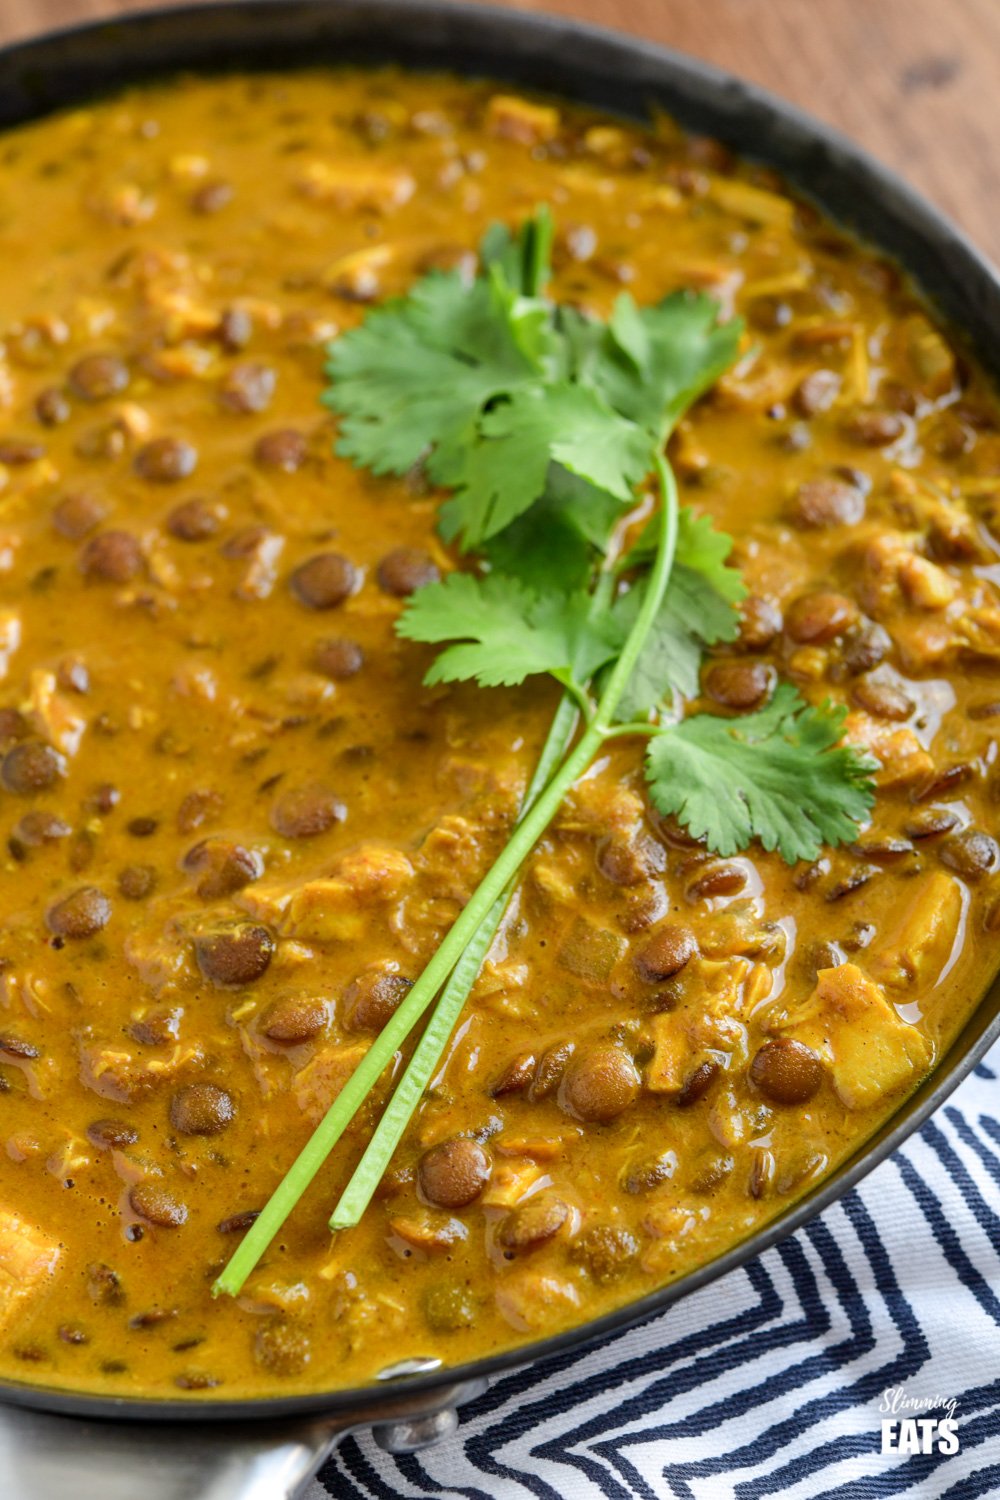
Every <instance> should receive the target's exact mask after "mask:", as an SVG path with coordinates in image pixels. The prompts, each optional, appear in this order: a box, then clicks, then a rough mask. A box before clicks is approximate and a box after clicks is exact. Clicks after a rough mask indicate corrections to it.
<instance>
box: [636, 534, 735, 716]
mask: <svg viewBox="0 0 1000 1500" xmlns="http://www.w3.org/2000/svg"><path fill="white" fill-rule="evenodd" d="M732 546H733V539H732V537H730V536H727V535H726V533H725V532H723V531H717V530H716V529H715V527H714V526H713V524H712V520H711V517H709V516H699V515H696V514H695V512H694V511H693V510H691V508H690V507H689V506H686V505H685V506H682V507H681V509H680V510H679V511H678V513H677V552H676V555H675V560H674V567H673V571H672V573H671V575H670V588H669V589H668V591H667V594H666V597H665V599H664V601H663V606H662V608H661V609H660V611H659V614H658V615H657V617H656V620H655V621H654V623H653V627H652V629H651V631H650V633H649V635H648V636H647V638H646V643H645V645H644V647H643V649H642V651H641V652H640V655H639V660H638V661H637V662H636V665H635V669H634V671H633V673H632V676H631V678H630V680H629V683H628V686H627V688H626V689H625V692H624V694H623V696H622V699H621V702H620V703H619V706H618V718H619V719H620V720H622V721H626V720H628V719H630V718H642V717H644V716H645V715H646V714H648V713H649V711H650V709H653V708H656V707H658V706H659V705H660V704H661V703H663V702H664V700H665V699H668V698H670V696H671V695H672V694H673V693H675V692H676V693H679V694H680V695H681V696H682V697H685V698H692V697H694V696H695V695H696V694H697V692H698V686H699V673H700V670H701V659H702V656H703V654H704V648H705V647H706V646H715V645H718V644H719V643H720V642H721V641H731V640H734V639H735V637H736V635H737V633H738V630H739V616H738V615H737V613H736V608H735V606H736V605H737V604H738V603H739V601H740V600H741V599H743V598H745V597H746V592H747V590H746V585H745V584H744V582H743V578H742V576H741V574H740V572H739V570H738V569H737V568H733V567H730V566H729V563H728V561H727V559H728V557H729V554H730V552H731V550H732ZM655 547H656V543H655V523H650V524H649V525H648V526H647V527H646V528H645V530H644V531H643V533H642V535H641V536H640V537H639V539H638V541H637V542H636V544H635V546H634V547H633V548H632V549H631V551H630V552H629V553H628V554H627V556H626V557H625V559H624V563H623V567H625V568H632V567H635V566H636V565H637V564H640V563H645V562H648V561H649V560H650V559H651V557H652V555H653V553H654V551H655ZM644 587H645V585H644V581H643V580H641V579H640V581H639V582H638V583H636V584H634V585H633V586H632V588H631V589H630V590H629V592H628V593H627V594H625V595H624V596H623V597H622V598H621V599H619V600H618V602H617V603H616V605H615V614H616V616H617V618H618V620H619V622H620V624H621V625H622V627H623V628H625V629H628V628H629V627H630V626H631V624H632V623H633V622H634V620H635V618H636V616H637V615H638V613H639V608H640V605H641V602H642V597H643V591H644Z"/></svg>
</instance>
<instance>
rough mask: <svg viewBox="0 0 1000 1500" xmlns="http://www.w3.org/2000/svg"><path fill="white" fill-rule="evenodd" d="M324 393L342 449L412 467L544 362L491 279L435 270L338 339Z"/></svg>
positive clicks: (368, 463) (376, 470) (375, 462)
mask: <svg viewBox="0 0 1000 1500" xmlns="http://www.w3.org/2000/svg"><path fill="white" fill-rule="evenodd" d="M326 373H327V375H328V377H329V379H330V385H329V387H328V389H327V391H326V393H325V394H324V396H323V398H322V399H323V402H324V404H325V405H327V406H329V407H331V408H332V410H334V411H335V412H337V413H338V414H339V415H340V418H341V422H340V434H339V438H338V442H337V452H338V453H340V454H342V455H343V457H345V458H349V459H351V461H352V462H353V463H355V464H358V465H359V466H361V467H364V468H368V469H371V471H372V473H373V474H405V473H406V472H407V471H408V470H409V469H411V468H412V467H413V465H414V464H415V463H417V461H418V460H419V459H420V458H422V457H423V455H424V454H425V453H426V452H427V450H428V449H430V448H433V447H435V446H436V445H437V444H439V443H441V442H443V441H444V440H445V439H447V438H451V437H452V436H453V435H454V434H455V433H456V432H458V431H461V430H462V429H464V428H467V427H468V426H469V425H470V423H473V422H474V421H475V419H476V418H477V417H478V415H479V413H480V412H481V411H482V409H483V407H484V406H485V405H486V404H487V402H489V401H492V400H494V399H495V398H496V397H497V396H500V395H504V394H506V393H508V392H510V391H513V390H515V389H516V388H517V386H518V385H520V384H523V383H524V382H526V381H529V380H533V379H535V378H537V373H538V372H537V369H536V367H535V366H533V365H532V363H531V361H530V359H529V358H528V357H527V356H526V354H525V353H524V351H523V349H522V348H521V347H520V345H519V343H518V341H517V339H516V338H515V336H514V333H513V331H512V329H511V327H510V324H509V322H508V321H507V320H506V319H505V318H504V317H503V316H501V315H499V313H498V306H497V301H496V298H495V296H494V293H493V290H492V288H491V286H490V285H489V283H488V282H486V281H476V282H473V283H472V285H471V286H470V285H468V284H467V283H466V282H465V281H464V280H463V279H462V277H461V275H459V274H458V273H457V272H443V273H432V274H431V275H430V276H425V277H424V278H423V279H422V280H421V281H418V282H417V283H416V285H415V286H414V287H413V289H412V291H411V292H410V293H409V295H408V296H406V297H403V298H397V299H395V300H394V301H392V302H387V303H386V304H385V306H384V307H380V308H376V309H375V310H374V311H372V312H370V313H369V314H368V316H367V318H366V319H365V321H364V322H363V323H362V324H361V325H360V326H359V327H358V328H353V329H351V330H350V332H348V333H345V334H343V335H342V336H341V337H340V338H339V339H336V340H335V341H334V342H333V343H332V344H331V345H330V350H329V359H328V362H327V365H326Z"/></svg>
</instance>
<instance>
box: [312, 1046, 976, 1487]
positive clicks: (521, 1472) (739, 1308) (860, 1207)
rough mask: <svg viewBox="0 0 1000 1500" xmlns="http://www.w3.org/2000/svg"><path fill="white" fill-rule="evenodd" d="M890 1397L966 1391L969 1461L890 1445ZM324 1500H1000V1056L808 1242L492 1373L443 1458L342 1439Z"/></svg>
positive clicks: (326, 1473)
mask: <svg viewBox="0 0 1000 1500" xmlns="http://www.w3.org/2000/svg"><path fill="white" fill-rule="evenodd" d="M891 1389H896V1390H902V1392H903V1393H904V1394H905V1396H906V1397H907V1398H918V1399H919V1398H933V1397H936V1396H942V1397H944V1398H945V1399H949V1398H954V1399H955V1400H956V1401H957V1402H958V1410H957V1434H956V1435H957V1438H958V1442H959V1449H958V1452H957V1453H954V1454H950V1455H949V1454H943V1453H941V1452H938V1451H936V1450H935V1451H932V1452H930V1453H922V1452H915V1453H905V1452H904V1453H900V1452H891V1453H883V1452H882V1431H881V1426H882V1421H883V1415H884V1414H883V1412H882V1411H881V1410H880V1406H881V1405H882V1403H883V1393H884V1392H886V1391H887V1390H891ZM911 1415H913V1413H912V1412H911ZM917 1415H920V1413H917ZM938 1415H941V1413H940V1412H939V1413H938ZM327 1495H330V1496H334V1497H335V1500H400V1497H414V1500H416V1497H418V1496H419V1497H421V1500H426V1497H428V1496H430V1497H441V1500H444V1497H450V1496H462V1497H465V1500H531V1497H538V1500H634V1497H641V1500H674V1497H677V1500H768V1497H770V1496H781V1497H782V1500H834V1497H836V1500H869V1497H871V1500H875V1497H882V1496H905V1497H908V1500H912V1497H918V1496H919V1497H920V1500H973V1497H975V1496H991V1497H1000V1049H996V1050H994V1052H993V1053H992V1054H991V1055H990V1056H989V1057H988V1058H987V1061H986V1064H985V1065H983V1066H981V1067H979V1068H978V1069H977V1070H976V1072H975V1073H974V1074H973V1075H972V1076H971V1077H970V1078H969V1079H968V1080H967V1081H966V1082H965V1083H964V1084H963V1085H962V1087H961V1089H960V1090H959V1091H958V1092H957V1093H956V1094H955V1095H954V1096H953V1098H952V1100H950V1101H949V1103H948V1104H946V1105H945V1106H944V1108H943V1109H942V1110H941V1111H939V1112H938V1114H937V1115H935V1116H934V1117H933V1118H932V1119H931V1121H930V1122H929V1123H928V1124H927V1125H925V1126H924V1128H923V1130H922V1131H921V1132H920V1133H919V1135H917V1136H915V1137H913V1138H912V1139H911V1140H910V1142H909V1143H908V1144H907V1145H906V1146H905V1147H904V1148H903V1150H901V1151H900V1152H899V1153H898V1154H897V1155H896V1156H894V1157H892V1158H891V1160H889V1161H887V1162H885V1163H884V1164H883V1165H882V1166H881V1167H879V1168H878V1169H877V1170H876V1171H875V1172H874V1173H873V1174H872V1175H871V1176H870V1177H868V1178H866V1179H865V1181H864V1182H863V1183H862V1185H861V1187H860V1188H859V1189H857V1190H855V1191H854V1192H851V1193H849V1194H848V1195H847V1197H845V1198H843V1199H841V1201H840V1202H839V1203H838V1204H837V1205H836V1206H835V1207H834V1208H832V1209H830V1210H829V1211H828V1212H827V1213H826V1214H824V1215H823V1216H822V1217H821V1218H819V1219H816V1220H814V1221H813V1223H812V1224H810V1225H809V1226H808V1227H807V1228H806V1229H804V1230H803V1231H801V1232H800V1233H799V1234H798V1235H796V1236H795V1237H794V1238H793V1239H789V1240H787V1241H785V1242H784V1243H783V1244H781V1245H779V1246H778V1247H776V1248H775V1249H773V1250H770V1251H768V1252H767V1254H765V1255H764V1256H762V1257H761V1258H760V1259H759V1260H756V1261H754V1262H752V1263H751V1264H750V1265H748V1266H747V1267H745V1268H744V1269H743V1270H741V1271H737V1272H734V1273H733V1274H732V1275H731V1276H729V1277H727V1278H726V1279H725V1280H724V1281H721V1282H716V1283H715V1284H714V1285H712V1286H709V1287H707V1288H706V1289H704V1290H703V1291H701V1292H698V1293H697V1294H695V1295H694V1296H692V1297H689V1298H687V1299H686V1300H684V1301H682V1302H680V1303H678V1304H677V1305H676V1306H675V1307H673V1308H671V1309H670V1310H669V1311H668V1312H666V1313H665V1314H662V1315H661V1316H659V1317H657V1318H655V1319H653V1320H651V1321H650V1322H648V1323H646V1324H645V1325H644V1326H643V1327H641V1328H638V1329H635V1330H633V1331H632V1332H631V1333H627V1334H623V1335H621V1336H620V1337H618V1338H614V1339H612V1340H610V1341H609V1342H608V1343H606V1344H605V1345H604V1346H603V1347H602V1348H599V1349H596V1350H592V1351H590V1352H589V1353H586V1354H582V1355H573V1356H567V1357H563V1358H560V1359H555V1360H552V1361H549V1362H547V1363H545V1364H540V1365H535V1366H533V1367H531V1368H529V1369H526V1370H520V1371H518V1372H517V1373H515V1374H513V1375H509V1376H506V1377H502V1378H500V1379H498V1380H497V1381H496V1383H495V1384H494V1385H493V1386H492V1387H491V1389H490V1390H489V1391H488V1392H487V1394H486V1395H485V1396H483V1397H482V1398H481V1399H480V1400H479V1401H477V1402H475V1403H474V1404H473V1405H471V1406H469V1407H466V1408H465V1409H464V1412H463V1420H462V1423H461V1427H460V1429H459V1432H458V1434H457V1435H456V1437H455V1438H453V1439H452V1440H451V1441H450V1442H449V1443H447V1444H445V1445H443V1446H439V1447H437V1448H433V1449H430V1450H428V1451H427V1452H425V1453H423V1454H419V1455H417V1456H415V1457H411V1458H390V1457H388V1456H386V1455H385V1454H383V1453H381V1452H380V1451H379V1450H378V1449H377V1448H376V1447H375V1445H374V1444H373V1443H372V1442H371V1440H370V1439H368V1438H363V1439H360V1440H355V1439H353V1438H351V1439H348V1440H347V1441H345V1443H344V1444H343V1446H342V1447H341V1448H340V1449H339V1450H338V1452H337V1453H336V1455H335V1456H334V1457H333V1458H332V1459H331V1460H330V1462H329V1463H328V1464H327V1465H326V1467H325V1468H324V1470H323V1472H322V1475H321V1478H320V1480H319V1481H318V1482H317V1483H316V1484H314V1485H313V1487H312V1489H311V1490H310V1492H309V1497H308V1500H326V1497H327Z"/></svg>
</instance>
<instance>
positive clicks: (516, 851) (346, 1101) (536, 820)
mask: <svg viewBox="0 0 1000 1500" xmlns="http://www.w3.org/2000/svg"><path fill="white" fill-rule="evenodd" d="M656 470H657V475H658V478H659V483H660V492H661V499H662V503H661V507H660V514H659V545H658V549H657V553H656V557H655V560H654V563H653V566H652V569H651V571H650V575H649V585H648V588H647V589H646V592H645V594H644V597H643V602H642V607H641V608H640V610H639V613H638V615H637V616H636V619H635V623H634V624H633V626H632V629H631V631H630V632H629V635H628V638H627V639H626V641H625V644H624V646H623V647H622V651H621V655H620V656H619V658H618V660H617V661H616V663H615V665H614V666H613V668H612V669H611V671H610V673H609V674H608V679H607V682H606V684H605V687H604V691H603V692H602V694H601V698H600V701H599V703H598V706H597V713H596V715H595V718H594V721H593V722H592V723H591V724H589V725H588V726H587V728H586V729H585V731H584V733H583V734H582V735H581V737H580V739H579V740H578V741H577V744H576V746H575V748H574V749H573V750H572V751H571V752H570V754H569V755H568V756H567V758H566V759H565V760H564V761H563V764H562V766H561V768H560V769H559V771H558V772H557V773H556V774H555V775H554V776H553V777H552V778H551V780H550V781H549V782H548V784H547V785H546V786H545V789H544V790H543V791H542V793H541V795H540V796H539V797H538V800H537V801H536V802H535V803H534V805H533V806H532V807H530V808H527V809H526V810H525V814H524V817H523V818H522V819H521V821H520V822H519V824H518V825H517V828H516V829H515V831H514V833H513V835H512V837H511V838H510V840H509V842H508V843H507V845H506V846H505V848H504V849H503V851H502V852H501V854H500V855H499V857H498V859H497V860H496V862H495V864H494V865H493V866H492V868H491V869H490V870H489V872H488V873H487V875H486V876H485V877H484V879H483V880H482V881H481V882H480V884H479V886H478V887H477V889H476V890H475V892H474V893H473V895H472V896H471V897H470V899H469V901H468V903H467V904H466V906H465V909H464V911H463V912H462V913H461V915H460V916H459V917H458V919H457V921H456V922H455V923H454V924H453V926H452V927H451V929H450V931H449V932H448V934H447V936H446V937H445V938H444V940H443V942H442V943H441V945H440V947H439V948H438V949H437V951H436V952H435V954H434V956H433V957H432V958H431V960H430V962H429V963H428V964H427V966H426V968H425V969H424V971H423V973H422V974H421V975H420V978H419V979H418V980H417V982H416V984H415V985H414V986H413V988H412V989H411V990H410V992H409V994H408V995H407V996H406V999H405V1000H404V1001H403V1003H402V1004H401V1005H400V1006H399V1008H398V1010H397V1011H396V1012H395V1014H394V1015H393V1016H392V1017H391V1018H390V1020H389V1021H388V1023H387V1024H386V1026H385V1027H384V1029H383V1030H382V1031H381V1032H380V1033H379V1036H378V1037H377V1038H376V1040H375V1041H374V1042H373V1044H372V1046H371V1047H370V1048H369V1050H368V1051H367V1052H366V1053H365V1056H364V1057H363V1058H362V1060H361V1062H360V1063H359V1064H358V1066H357V1068H356V1069H355V1070H354V1072H353V1073H352V1074H351V1076H350V1078H349V1079H348V1080H347V1083H346V1084H345V1085H344V1087H343V1089H342V1090H341V1092H340V1093H339V1094H338V1096H337V1098H336V1099H335V1100H334V1102H333V1104H332V1105H331V1106H330V1109H329V1110H328V1111H327V1113H326V1115H325V1117H324V1118H323V1120H321V1121H320V1123H319V1125H318V1126H317V1128H316V1130H315V1131H314V1132H313V1134H312V1136H311V1137H310V1139H309V1140H308V1141H307V1142H306V1144H305V1146H304V1147H303V1149H302V1151H301V1152H300V1153H299V1155H298V1156H297V1157H296V1159H295V1161H294V1162H293V1164H292V1166H291V1167H290V1169H289V1171H288V1172H287V1173H286V1175H285V1177H284V1178H283V1179H282V1181H281V1182H280V1183H279V1184H278V1186H277V1188H276V1189H275V1191H274V1193H273V1194H272V1196H271V1198H270V1199H269V1200H268V1202H267V1204H266V1205H265V1207H264V1209H263V1211H262V1212H261V1214H260V1216H259V1217H258V1218H257V1220H256V1221H255V1222H254V1224H253V1225H252V1226H251V1228H250V1229H249V1230H248V1232H247V1234H246V1236H245V1238H244V1239H243V1241H242V1243H241V1244H240V1246H239V1248H238V1249H237V1251H236V1253H235V1254H234V1255H233V1257H232V1259H231V1260H230V1262H229V1264H228V1265H227V1266H226V1268H225V1269H224V1271H223V1272H222V1274H221V1275H220V1276H219V1278H218V1280H217V1281H216V1282H215V1284H214V1286H213V1293H214V1294H215V1295H218V1294H219V1293H220V1292H227V1293H229V1294H230V1295H231V1296H235V1295H236V1294H237V1293H238V1292H239V1290H240V1288H241V1287H242V1286H243V1283H244V1282H245V1280H246V1278H247V1276H248V1275H249V1274H250V1272H251V1271H252V1270H253V1268H254V1266H255V1265H256V1264H257V1261H258V1260H259V1259H260V1257H261V1255H262V1254H263V1253H264V1251H265V1249H266V1248H267V1246H268V1245H269V1244H270V1242H271V1240H272V1239H273V1238H274V1235H275V1234H276V1233H277V1232H278V1230H279V1229H280V1227H281V1225H282V1224H283V1223H284V1222H285V1219H286V1218H287V1217H288V1215H289V1214H290V1213H291V1211H292V1209H293V1208H294V1207H295V1205H296V1204H297V1203H298V1201H299V1199H300V1198H301V1196H302V1194H303V1193H304V1192H305V1190H306V1188H307V1187H308V1186H309V1183H310V1182H311V1181H312V1179H313V1178H314V1177H315V1175H316V1173H317V1172H318V1171H319V1169H320V1167H321V1166H322V1164H323V1162H324V1161H325V1160H326V1158H327V1156H328V1155H329V1153H330V1151H331V1150H332V1148H333V1146H334V1145H335V1144H336V1142H337V1141H338V1140H339V1139H340V1137H341V1135H342V1134H343V1132H344V1130H345V1128H346V1126H347V1124H348V1123H349V1121H350V1120H352V1119H353V1118H354V1115H355V1114H356V1112H357V1110H358V1109H359V1107H360V1106H361V1104H362V1103H363V1101H364V1099H365V1098H366V1097H367V1095H368V1093H369V1091H370V1090H371V1089H372V1087H373V1086H374V1085H375V1083H376V1082H377V1080H378V1078H379V1076H380V1074H381V1073H382V1070H383V1069H384V1067H385V1066H386V1064H387V1063H388V1061H389V1059H390V1058H391V1057H392V1055H393V1053H394V1052H395V1051H396V1049H397V1047H398V1046H399V1044H400V1042H402V1041H403V1039H404V1038H405V1037H406V1036H407V1035H408V1034H409V1032H410V1031H411V1029H412V1028H413V1026H414V1025H415V1024H416V1022H417V1021H418V1020H419V1018H420V1017H421V1016H422V1015H423V1013H424V1011H425V1010H426V1009H427V1008H428V1006H429V1005H430V1003H431V1001H432V1000H433V998H434V996H435V995H436V994H437V993H438V990H439V989H440V988H441V986H442V985H443V984H444V983H445V982H446V980H447V979H448V977H449V976H450V974H451V971H452V969H453V968H454V967H455V965H456V964H457V963H458V962H459V960H460V959H461V957H462V955H463V953H464V952H465V949H466V947H467V946H468V944H469V943H470V942H471V941H472V940H473V938H474V937H475V935H476V933H477V932H478V931H479V928H480V926H481V925H482V924H483V923H484V922H485V921H486V920H487V918H488V917H489V915H490V912H491V910H492V908H493V906H494V903H497V902H499V900H500V898H501V896H502V895H503V892H504V891H505V889H506V888H507V885H508V884H509V882H511V881H512V880H514V879H515V878H516V876H517V873H518V871H519V870H520V867H521V865H522V864H523V862H524V860H525V858H526V857H527V855H528V854H529V853H530V851H531V849H532V848H533V847H534V845H535V844H536V843H537V841H538V839H539V838H540V837H541V835H542V834H543V833H544V832H545V830H546V828H547V827H548V825H549V823H551V821H552V819H553V818H554V817H555V815H556V813H557V812H558V810H559V808H560V806H561V805H562V802H563V799H564V797H565V796H566V793H567V792H568V791H569V789H570V787H571V786H572V785H573V783H574V782H575V781H576V780H577V779H578V778H579V777H580V776H581V775H582V774H583V772H584V771H585V770H586V769H587V767H588V765H589V764H590V762H591V760H592V759H593V757H594V755H595V754H596V753H597V751H598V750H599V748H600V746H601V744H602V743H603V741H604V738H605V735H606V734H607V732H608V729H609V727H610V721H611V720H612V718H613V717H614V712H615V709H616V708H617V706H618V702H619V700H620V698H621V696H622V694H623V693H624V691H625V688H626V686H627V684H628V680H629V678H630V676H631V674H632V671H633V668H634V667H635V664H636V662H637V660H638V658H639V654H640V652H641V651H642V648H643V645H644V644H645V641H646V637H647V635H648V634H649V631H650V629H651V628H652V625H653V622H654V621H655V619H656V616H657V613H658V611H659V609H660V606H661V604H662V602H663V596H664V594H665V592H666V588H667V583H668V582H669V579H670V570H671V568H672V567H673V560H674V551H675V548H676V544H677V509H678V502H677V487H676V483H675V481H674V476H673V474H672V472H671V470H670V467H669V465H668V464H667V462H666V460H665V458H664V457H663V456H662V454H660V453H657V455H656Z"/></svg>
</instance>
